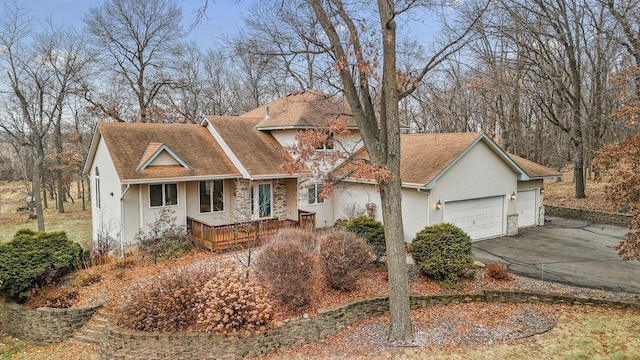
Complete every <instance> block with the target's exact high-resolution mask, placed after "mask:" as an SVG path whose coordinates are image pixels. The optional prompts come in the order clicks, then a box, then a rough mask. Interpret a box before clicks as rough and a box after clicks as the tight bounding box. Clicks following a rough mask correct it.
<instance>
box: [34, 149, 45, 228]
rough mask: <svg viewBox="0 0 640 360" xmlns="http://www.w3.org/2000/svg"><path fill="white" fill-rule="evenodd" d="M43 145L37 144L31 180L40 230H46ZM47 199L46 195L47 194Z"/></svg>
mask: <svg viewBox="0 0 640 360" xmlns="http://www.w3.org/2000/svg"><path fill="white" fill-rule="evenodd" d="M41 147H42V146H36V154H35V158H34V159H33V178H32V180H31V184H32V190H33V200H34V201H35V202H36V215H37V217H38V231H45V228H44V209H43V208H42V198H41V194H42V190H44V189H41V187H40V184H41V177H42V176H41V174H42V164H43V163H44V151H43V149H42V148H41ZM45 201H46V196H45Z"/></svg>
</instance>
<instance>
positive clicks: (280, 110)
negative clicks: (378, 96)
mask: <svg viewBox="0 0 640 360" xmlns="http://www.w3.org/2000/svg"><path fill="white" fill-rule="evenodd" d="M267 107H268V108H269V117H268V118H266V114H267ZM241 117H245V118H256V119H261V121H259V122H258V123H257V124H256V127H257V128H258V129H261V130H269V129H282V128H312V127H315V126H325V125H328V121H329V120H331V119H335V118H338V117H344V118H345V119H346V121H347V126H349V127H356V126H357V125H356V123H355V121H354V119H353V116H352V115H351V109H350V108H349V104H348V103H347V102H346V101H343V100H340V99H338V98H337V97H335V96H329V95H326V94H324V93H322V92H320V91H317V90H307V91H303V92H298V93H293V94H289V95H287V96H284V97H281V98H279V99H276V100H274V101H272V102H270V103H269V104H267V105H264V106H261V107H259V108H257V109H254V110H251V111H249V112H247V113H245V114H243V115H241Z"/></svg>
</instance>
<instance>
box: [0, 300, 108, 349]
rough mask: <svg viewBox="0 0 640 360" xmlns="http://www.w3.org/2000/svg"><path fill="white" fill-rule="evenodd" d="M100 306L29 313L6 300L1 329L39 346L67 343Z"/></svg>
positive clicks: (43, 309)
mask: <svg viewBox="0 0 640 360" xmlns="http://www.w3.org/2000/svg"><path fill="white" fill-rule="evenodd" d="M100 306H101V305H94V306H87V307H81V308H69V309H54V308H46V307H43V308H38V309H35V310H29V309H27V308H25V307H24V306H21V305H18V304H16V303H13V302H9V301H6V302H5V304H4V314H3V316H2V330H4V332H6V333H7V334H9V335H11V336H13V337H17V338H19V339H22V340H26V341H28V342H30V343H33V344H36V345H49V344H56V343H59V342H62V341H65V340H67V339H69V338H70V337H71V335H72V334H73V332H74V331H76V330H78V329H80V328H81V327H82V326H83V325H84V324H85V323H86V322H87V321H89V319H91V317H92V316H93V313H94V312H95V311H96V310H97V309H98V308H99V307H100Z"/></svg>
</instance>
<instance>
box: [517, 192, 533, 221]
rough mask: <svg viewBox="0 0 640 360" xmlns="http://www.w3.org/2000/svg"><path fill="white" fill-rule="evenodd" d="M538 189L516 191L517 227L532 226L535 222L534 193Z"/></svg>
mask: <svg viewBox="0 0 640 360" xmlns="http://www.w3.org/2000/svg"><path fill="white" fill-rule="evenodd" d="M537 194H538V190H524V191H518V199H517V201H516V209H517V211H518V227H519V228H520V227H525V226H534V225H536V224H537V223H538V222H537V212H538V211H537V209H538V207H537V206H536V197H537V196H536V195H537Z"/></svg>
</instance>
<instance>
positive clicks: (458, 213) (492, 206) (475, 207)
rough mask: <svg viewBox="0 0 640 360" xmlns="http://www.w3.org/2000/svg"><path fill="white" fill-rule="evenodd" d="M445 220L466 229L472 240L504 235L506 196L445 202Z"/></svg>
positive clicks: (443, 208)
mask: <svg viewBox="0 0 640 360" xmlns="http://www.w3.org/2000/svg"><path fill="white" fill-rule="evenodd" d="M442 210H443V211H444V212H443V214H442V216H443V221H444V222H447V223H450V224H453V225H455V226H457V227H459V228H461V229H462V230H464V231H465V232H466V233H467V234H469V236H470V237H471V239H472V240H477V239H484V238H489V237H496V236H500V235H503V230H502V229H503V228H504V226H503V225H504V197H503V196H495V197H489V198H482V199H472V200H463V201H451V202H445V203H444V206H443V207H442Z"/></svg>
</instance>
